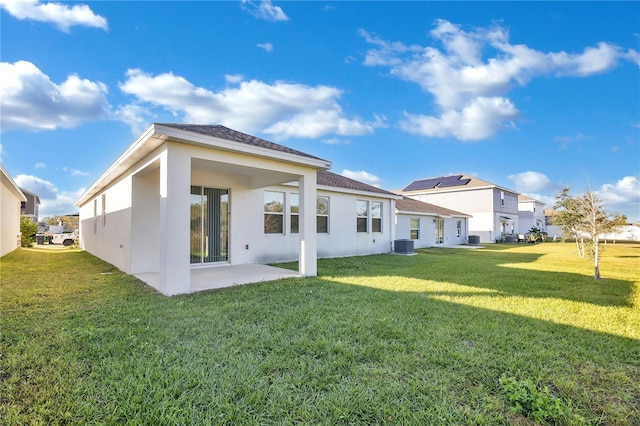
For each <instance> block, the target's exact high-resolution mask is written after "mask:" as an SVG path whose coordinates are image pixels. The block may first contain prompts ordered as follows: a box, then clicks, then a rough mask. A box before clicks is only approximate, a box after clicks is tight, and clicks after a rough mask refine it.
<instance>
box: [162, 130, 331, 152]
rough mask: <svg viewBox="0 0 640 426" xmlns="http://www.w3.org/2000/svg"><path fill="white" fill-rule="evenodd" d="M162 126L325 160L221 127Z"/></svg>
mask: <svg viewBox="0 0 640 426" xmlns="http://www.w3.org/2000/svg"><path fill="white" fill-rule="evenodd" d="M156 124H158V125H160V126H166V127H173V128H174V129H179V130H185V131H187V132H193V133H199V134H201V135H205V136H213V137H216V138H220V139H226V140H229V141H233V142H240V143H244V144H247V145H252V146H257V147H260V148H266V149H271V150H274V151H279V152H285V153H287V154H294V155H299V156H302V157H307V158H315V159H317V160H323V161H326V160H324V159H323V158H319V157H315V156H313V155H310V154H307V153H304V152H302V151H298V150H295V149H292V148H287V147H286V146H284V145H279V144H277V143H274V142H269V141H268V140H265V139H261V138H259V137H257V136H251V135H248V134H246V133H242V132H239V131H237V130H233V129H230V128H228V127H224V126H221V125H207V124H176V123H156Z"/></svg>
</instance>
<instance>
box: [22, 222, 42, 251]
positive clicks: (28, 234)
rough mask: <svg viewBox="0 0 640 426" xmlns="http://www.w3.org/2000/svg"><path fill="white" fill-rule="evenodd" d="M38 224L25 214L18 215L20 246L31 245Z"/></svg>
mask: <svg viewBox="0 0 640 426" xmlns="http://www.w3.org/2000/svg"><path fill="white" fill-rule="evenodd" d="M37 231H38V224H37V223H36V222H34V221H33V220H31V218H28V217H26V216H24V215H23V216H20V233H21V235H20V246H21V247H31V246H32V245H33V242H34V241H35V236H36V232H37Z"/></svg>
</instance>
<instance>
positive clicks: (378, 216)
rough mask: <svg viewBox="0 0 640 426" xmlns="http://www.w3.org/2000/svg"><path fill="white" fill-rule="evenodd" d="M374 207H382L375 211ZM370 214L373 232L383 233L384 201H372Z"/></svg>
mask: <svg viewBox="0 0 640 426" xmlns="http://www.w3.org/2000/svg"><path fill="white" fill-rule="evenodd" d="M374 205H378V206H380V207H379V208H378V209H374V207H373V206H374ZM369 208H370V209H371V210H370V214H371V232H375V233H377V234H381V233H382V209H383V208H384V204H383V203H382V201H371V202H370V203H369Z"/></svg>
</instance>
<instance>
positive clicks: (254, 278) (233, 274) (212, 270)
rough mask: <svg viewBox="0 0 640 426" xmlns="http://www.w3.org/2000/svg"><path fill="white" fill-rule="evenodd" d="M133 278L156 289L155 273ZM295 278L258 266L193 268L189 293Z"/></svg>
mask: <svg viewBox="0 0 640 426" xmlns="http://www.w3.org/2000/svg"><path fill="white" fill-rule="evenodd" d="M135 277H136V278H138V279H140V280H141V281H144V282H145V283H147V284H149V285H150V286H152V287H155V288H158V282H159V276H158V273H157V272H146V273H141V274H135ZM297 277H300V275H299V274H298V272H297V271H290V270H288V269H282V268H276V267H274V266H269V265H259V264H247V265H233V266H232V265H224V266H212V267H204V268H193V269H191V288H190V290H191V291H190V292H191V293H196V292H198V291H205V290H213V289H219V288H226V287H233V286H236V285H243V284H251V283H258V282H262V281H274V280H279V279H281V278H297Z"/></svg>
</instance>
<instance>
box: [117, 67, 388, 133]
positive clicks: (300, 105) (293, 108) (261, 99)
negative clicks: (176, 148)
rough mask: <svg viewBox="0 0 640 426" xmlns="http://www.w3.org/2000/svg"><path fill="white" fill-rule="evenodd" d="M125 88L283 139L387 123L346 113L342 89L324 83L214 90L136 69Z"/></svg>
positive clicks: (198, 117) (184, 112)
mask: <svg viewBox="0 0 640 426" xmlns="http://www.w3.org/2000/svg"><path fill="white" fill-rule="evenodd" d="M227 81H228V82H229V79H227ZM120 89H121V90H122V91H123V92H124V93H127V94H130V95H134V96H136V97H137V100H138V102H137V105H140V104H142V103H144V105H145V106H146V105H149V106H153V107H160V108H163V109H165V110H166V111H169V112H171V114H173V115H174V116H175V117H177V118H178V119H180V120H184V121H185V122H193V123H216V124H222V125H225V126H228V127H231V128H233V129H237V130H241V131H244V132H247V133H255V132H264V133H268V134H271V135H273V136H274V137H275V138H278V139H283V138H288V137H302V138H317V137H322V136H326V135H330V134H332V135H342V136H346V135H349V136H353V135H364V134H370V133H373V131H374V129H375V128H377V127H382V126H384V119H383V118H380V117H374V120H373V121H364V120H361V119H359V118H347V117H345V116H344V113H343V111H342V108H341V107H340V105H339V103H338V99H339V98H340V96H341V95H342V91H341V90H339V89H337V88H335V87H330V86H323V85H319V86H307V85H303V84H295V83H285V82H276V83H274V84H267V83H264V82H261V81H257V80H250V81H242V82H240V83H239V84H238V85H236V86H233V87H227V88H225V89H223V90H221V91H219V92H213V91H210V90H208V89H205V88H202V87H197V86H195V85H193V84H192V83H191V82H189V81H188V80H186V79H185V78H184V77H181V76H176V75H174V74H173V73H164V74H158V75H155V76H154V75H151V74H147V73H145V72H143V71H141V70H138V69H135V70H129V71H127V80H126V81H125V82H124V83H121V84H120ZM147 111H148V110H147Z"/></svg>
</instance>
